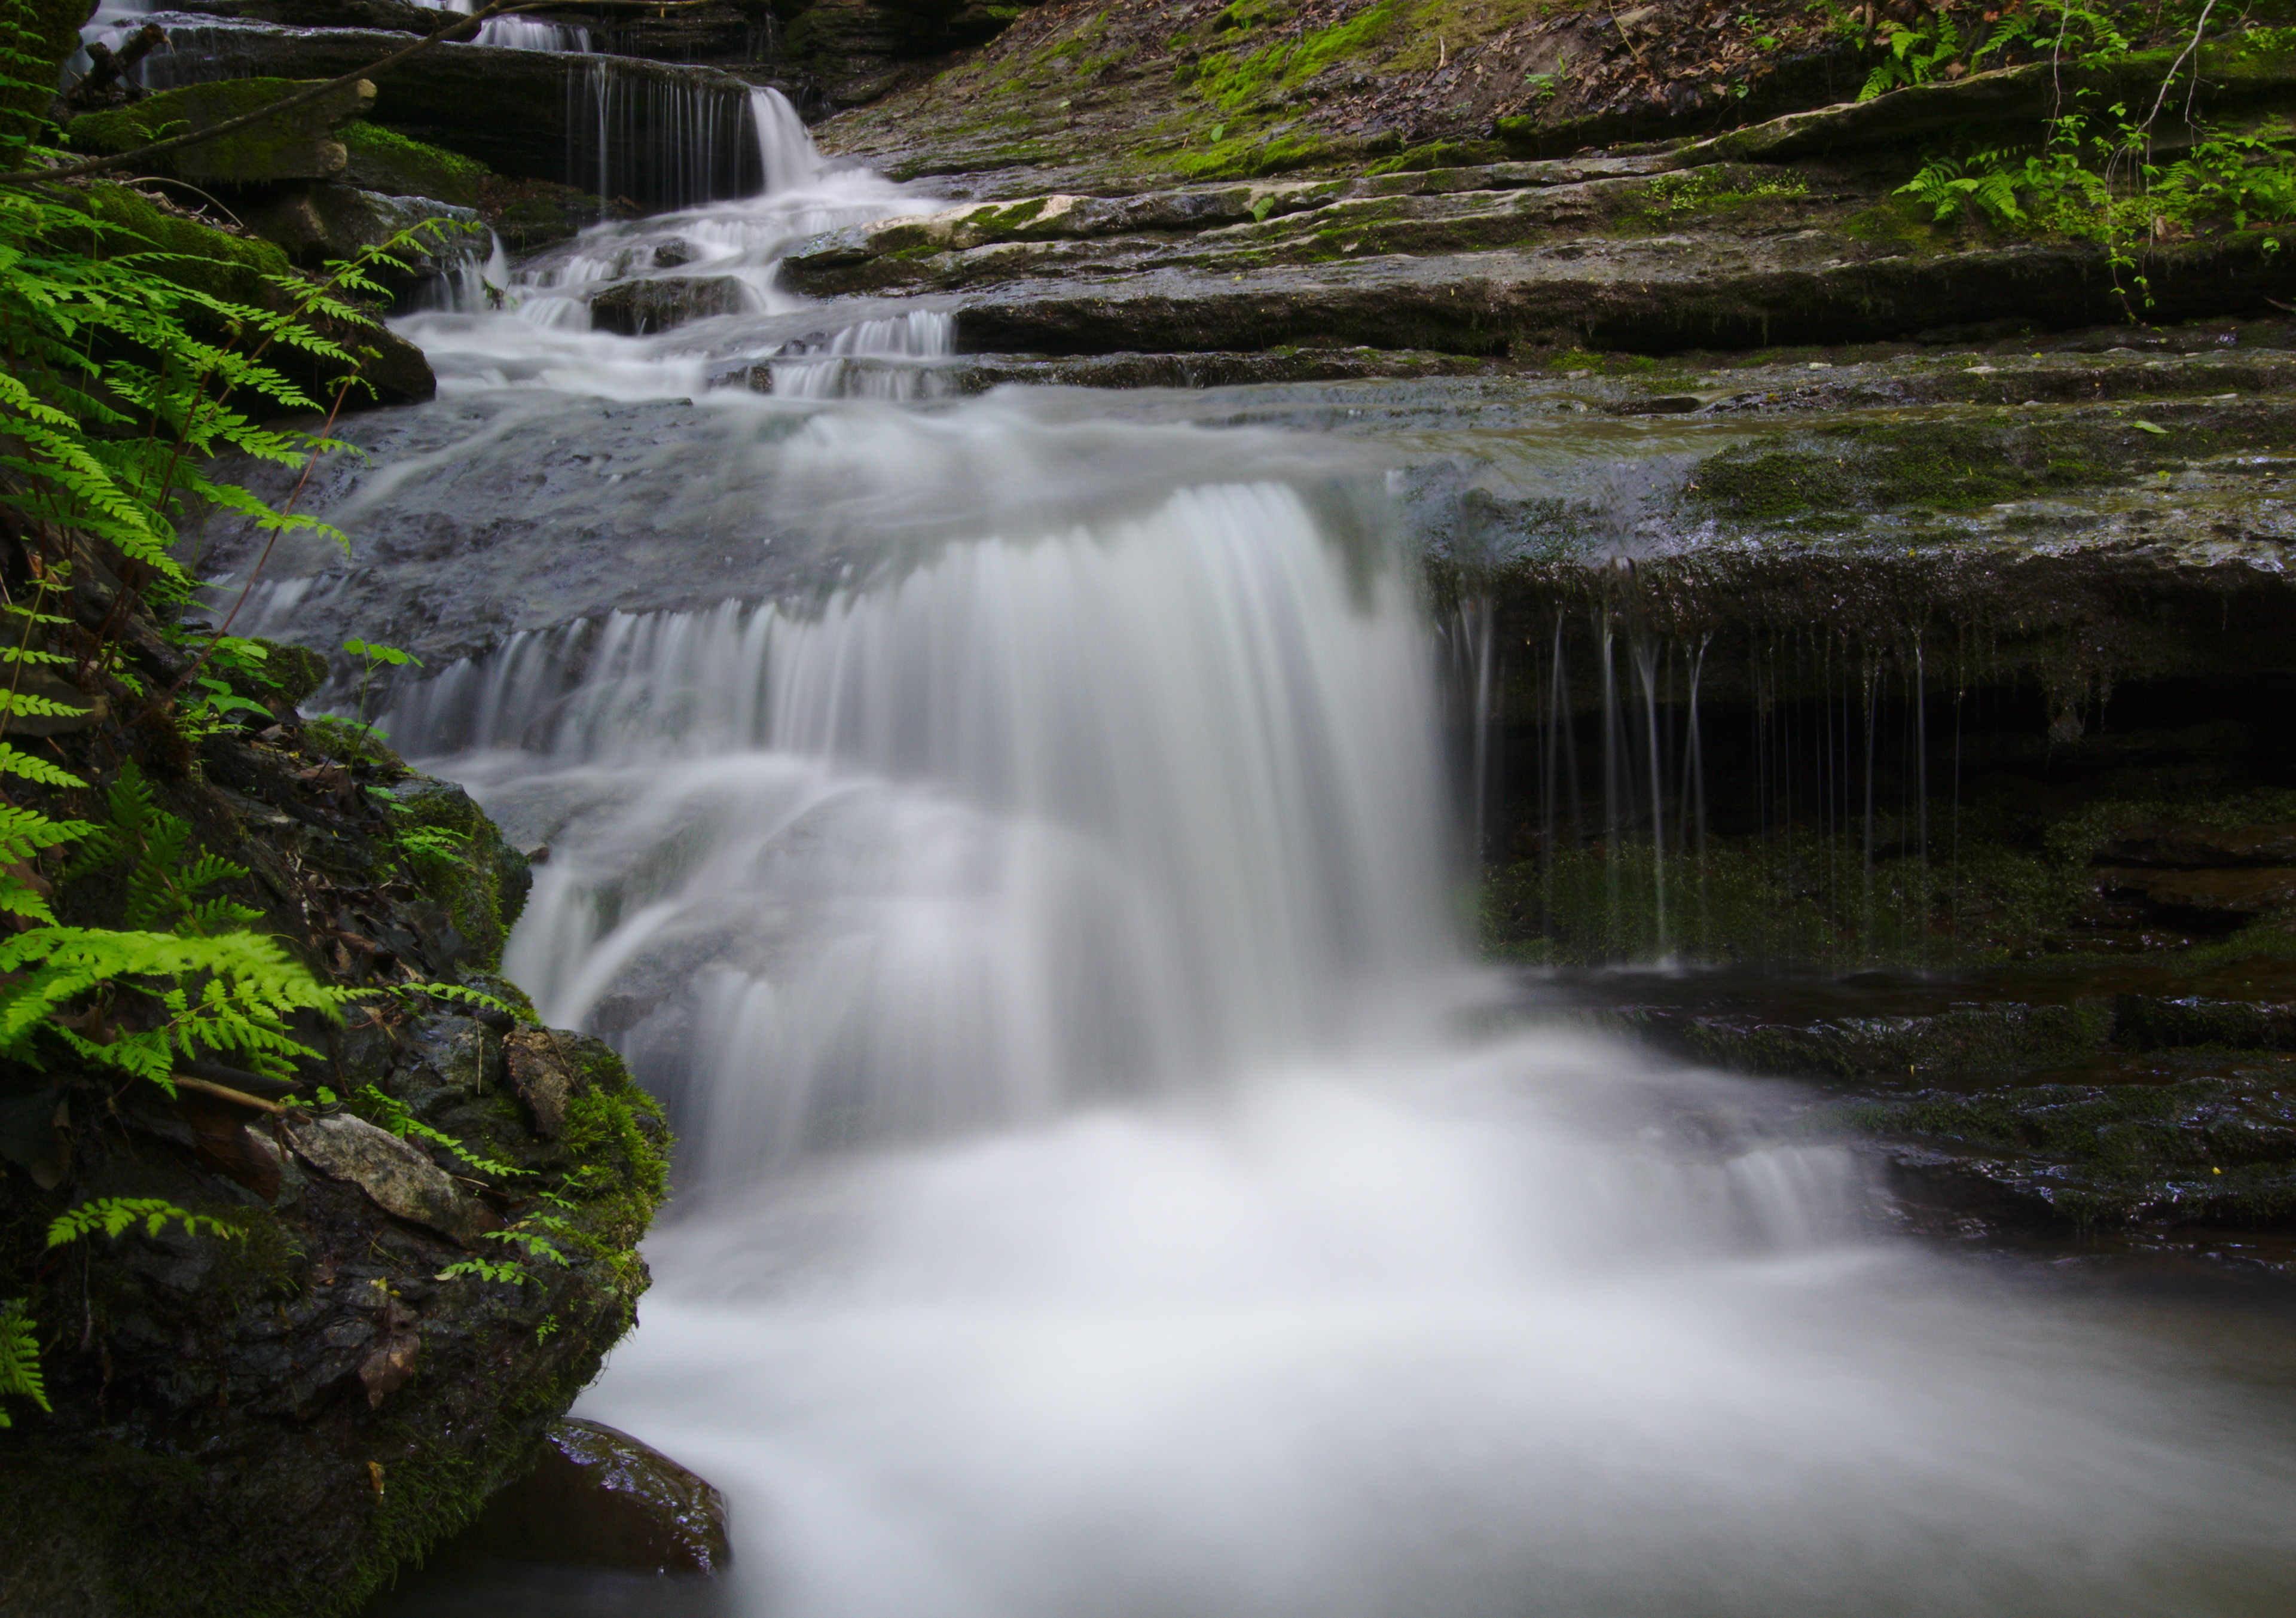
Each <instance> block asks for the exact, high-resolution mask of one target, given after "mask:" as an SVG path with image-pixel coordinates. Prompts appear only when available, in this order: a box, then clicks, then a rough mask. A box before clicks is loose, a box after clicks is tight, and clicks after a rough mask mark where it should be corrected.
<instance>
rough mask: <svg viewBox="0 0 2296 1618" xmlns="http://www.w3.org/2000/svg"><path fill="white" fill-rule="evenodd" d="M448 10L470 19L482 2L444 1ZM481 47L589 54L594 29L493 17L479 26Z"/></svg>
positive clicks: (518, 18) (577, 25) (519, 18)
mask: <svg viewBox="0 0 2296 1618" xmlns="http://www.w3.org/2000/svg"><path fill="white" fill-rule="evenodd" d="M441 3H442V4H443V5H444V6H445V8H446V9H447V11H450V12H461V13H462V14H463V16H465V17H467V16H469V15H470V14H471V12H475V11H477V10H478V9H479V0H441ZM476 43H477V44H480V45H500V46H501V47H502V48H503V49H504V50H509V51H575V52H581V51H587V50H588V49H589V48H590V30H589V29H586V28H585V27H583V26H582V25H581V24H580V23H578V22H544V21H539V20H538V19H536V18H533V17H489V18H488V19H487V20H486V21H484V22H482V23H480V25H479V37H478V39H477V41H476Z"/></svg>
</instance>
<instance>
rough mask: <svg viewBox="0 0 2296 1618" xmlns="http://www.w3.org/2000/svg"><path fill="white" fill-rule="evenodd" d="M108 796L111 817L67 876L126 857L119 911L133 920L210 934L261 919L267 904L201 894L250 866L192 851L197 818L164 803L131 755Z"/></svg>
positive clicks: (91, 833)
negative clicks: (254, 907) (193, 819)
mask: <svg viewBox="0 0 2296 1618" xmlns="http://www.w3.org/2000/svg"><path fill="white" fill-rule="evenodd" d="M104 801H105V804H106V806H107V808H108V809H110V811H111V814H110V817H109V818H107V819H106V820H105V821H104V822H103V823H102V825H95V826H92V827H90V828H89V829H88V831H87V833H86V835H85V836H83V837H82V838H81V840H80V844H79V850H78V853H77V854H76V855H75V856H74V857H73V859H72V861H71V864H70V866H67V867H66V868H65V871H64V880H65V881H67V882H71V881H76V880H78V879H79V878H81V877H85V876H86V875H89V874H91V873H93V872H95V871H100V870H102V869H104V868H106V867H107V866H115V865H118V864H119V863H120V862H122V861H123V860H124V861H126V862H127V866H128V870H127V891H126V894H125V896H124V898H123V899H122V901H121V906H120V916H121V919H123V920H124V921H125V922H126V923H127V925H128V926H130V927H132V928H143V927H151V926H153V925H158V924H166V925H169V926H171V927H172V928H173V929H174V931H176V932H179V933H183V934H185V935H187V936H200V937H206V936H210V935H212V934H214V933H217V932H226V931H229V930H231V929H233V928H236V927H242V926H245V925H246V924H248V923H250V922H253V921H259V920H261V919H262V915H263V913H262V912H261V911H259V910H252V909H250V908H248V907H247V906H245V905H242V904H239V903H237V902H235V901H234V900H232V899H223V898H201V893H202V892H203V891H205V890H206V889H208V888H210V887H212V886H214V885H215V884H216V883H219V882H226V881H230V880H233V879H234V878H237V877H242V876H245V875H247V870H246V867H245V866H236V865H234V864H233V863H232V862H231V861H229V860H228V859H223V858H217V856H215V855H213V854H197V855H194V854H193V853H192V851H191V838H192V828H191V825H190V823H189V822H188V821H185V820H184V819H183V818H182V817H180V816H176V815H171V814H169V813H168V811H167V810H165V809H161V808H160V805H159V802H158V801H157V800H156V799H155V798H153V796H152V784H151V783H150V782H148V781H146V780H145V779H144V778H143V771H141V770H139V769H137V768H135V764H134V762H133V761H132V760H131V761H130V762H129V763H127V765H125V766H124V767H122V768H121V769H120V772H119V777H118V779H116V780H114V781H113V782H112V784H111V789H110V790H109V791H108V792H107V793H105V794H104Z"/></svg>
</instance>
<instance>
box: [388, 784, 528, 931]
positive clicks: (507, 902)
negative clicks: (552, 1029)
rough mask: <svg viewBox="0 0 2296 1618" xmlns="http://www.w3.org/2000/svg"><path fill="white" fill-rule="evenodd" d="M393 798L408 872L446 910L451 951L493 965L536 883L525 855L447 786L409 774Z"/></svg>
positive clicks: (394, 789) (393, 789)
mask: <svg viewBox="0 0 2296 1618" xmlns="http://www.w3.org/2000/svg"><path fill="white" fill-rule="evenodd" d="M389 802H390V806H391V808H392V809H393V811H394V812H395V814H396V815H397V817H398V839H399V844H400V847H401V848H402V849H403V850H405V854H406V860H407V863H408V866H410V868H411V869H412V870H413V871H414V875H415V879H416V881H417V882H418V883H420V884H421V886H422V891H424V892H426V893H428V894H430V897H431V898H433V899H437V900H438V901H439V903H440V904H442V905H444V906H445V907H446V908H447V916H448V918H449V920H450V921H451V922H452V924H453V926H454V931H455V940H456V942H455V945H454V946H452V947H451V949H452V952H453V953H454V954H455V955H456V957H457V958H458V959H460V960H464V961H467V962H469V963H470V964H471V965H474V966H477V967H480V968H481V969H485V968H490V967H492V966H494V965H496V964H497V963H499V962H500V961H501V959H502V951H503V943H504V940H506V939H507V938H509V936H510V929H511V926H512V924H513V923H515V922H516V921H517V920H518V913H519V911H520V909H521V908H522V907H523V906H524V905H525V903H526V895H527V891H528V889H529V887H530V886H532V884H533V878H532V876H531V875H529V873H528V870H527V864H526V857H525V856H524V855H522V854H521V853H520V852H519V851H518V850H516V849H513V848H512V847H511V846H510V845H509V844H508V843H506V842H504V841H503V836H502V833H501V832H500V831H499V830H497V829H496V826H495V823H494V822H493V821H491V820H489V819H488V818H487V816H486V811H484V810H483V809H480V808H479V806H478V805H477V804H476V803H474V802H472V801H471V795H470V794H469V793H466V792H464V791H463V789H462V788H461V787H459V786H456V785H455V784H454V783H452V782H450V781H439V780H435V779H433V778H432V777H430V776H409V777H408V778H407V779H406V780H404V781H401V782H400V783H398V784H397V785H396V786H393V787H391V788H389Z"/></svg>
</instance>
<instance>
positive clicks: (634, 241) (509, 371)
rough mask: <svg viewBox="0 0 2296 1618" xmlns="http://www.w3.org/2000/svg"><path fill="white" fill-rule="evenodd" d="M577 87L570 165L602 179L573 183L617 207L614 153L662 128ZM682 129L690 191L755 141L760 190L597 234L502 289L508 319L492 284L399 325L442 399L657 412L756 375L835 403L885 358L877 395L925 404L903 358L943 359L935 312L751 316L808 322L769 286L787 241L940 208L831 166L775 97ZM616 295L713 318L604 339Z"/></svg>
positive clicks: (701, 117) (603, 83)
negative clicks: (486, 394) (580, 136)
mask: <svg viewBox="0 0 2296 1618" xmlns="http://www.w3.org/2000/svg"><path fill="white" fill-rule="evenodd" d="M600 73H601V74H603V69H601V70H600ZM570 86H571V88H570V94H574V95H575V96H576V98H577V100H578V101H579V102H581V103H582V107H581V111H582V113H583V116H582V117H580V118H578V119H576V120H575V121H576V126H577V127H578V128H589V129H590V130H591V131H592V133H591V134H590V135H589V136H586V140H587V141H588V143H589V144H586V146H585V147H583V148H582V149H581V150H580V151H579V152H577V154H576V156H575V159H574V163H575V166H576V168H579V169H587V168H589V167H590V166H592V165H595V167H596V168H597V170H598V172H597V173H596V174H590V173H583V174H582V175H581V176H580V178H581V179H582V181H583V183H584V184H586V185H599V186H601V187H602V188H603V189H605V191H606V193H607V194H610V195H611V194H613V191H612V185H613V180H614V176H615V173H616V171H617V168H618V166H619V163H620V160H618V159H617V158H616V157H615V156H614V155H613V154H614V153H615V152H617V151H618V150H627V149H629V148H630V147H631V146H632V144H633V143H632V140H631V138H630V137H631V135H632V131H633V129H634V128H635V127H642V126H644V124H645V123H647V122H648V121H658V120H656V119H652V114H650V113H649V111H648V110H649V108H651V107H652V101H651V100H650V99H648V98H649V96H652V94H653V92H652V91H651V90H650V89H648V88H647V87H645V86H640V87H639V89H638V90H635V91H631V92H628V93H627V94H624V93H623V92H621V91H618V90H617V89H616V88H615V87H614V81H612V80H611V79H609V78H603V77H598V76H585V77H580V78H576V79H574V80H571V81H570ZM664 94H667V92H664ZM656 111H658V109H657V110H656ZM677 117H678V119H682V120H684V121H685V122H686V123H688V124H691V125H692V126H693V128H692V130H691V131H690V136H691V138H690V139H689V140H688V141H686V142H685V144H684V145H683V146H682V147H676V146H674V145H673V144H669V143H665V144H664V146H663V149H664V150H672V149H680V150H685V151H687V152H693V153H696V154H698V155H696V156H694V157H693V158H692V160H691V161H690V162H689V163H688V164H686V165H685V167H688V168H691V169H692V173H691V174H688V175H686V177H685V180H684V181H683V182H682V183H683V184H685V185H687V186H688V188H689V189H696V190H699V189H703V188H705V186H706V184H707V182H708V180H709V176H710V175H712V174H718V173H722V172H724V171H726V169H727V167H728V164H729V162H730V159H729V158H728V156H727V155H726V152H725V151H724V147H725V144H726V143H727V142H728V141H733V140H737V139H738V140H742V141H747V142H750V143H753V144H754V160H755V161H756V163H757V165H758V169H759V170H760V171H761V172H762V173H763V174H764V175H765V176H766V177H767V186H766V189H765V191H764V192H763V193H760V194H759V195H757V196H754V197H749V198H743V199H739V200H735V201H713V202H702V203H700V204H698V205H696V206H694V207H692V208H687V209H679V210H677V211H675V212H671V213H667V214H658V215H655V216H652V217H651V218H645V219H641V220H636V221H633V222H630V223H617V224H606V225H599V226H593V227H592V228H590V229H588V230H586V231H584V232H583V233H582V234H580V235H579V236H578V237H576V238H575V239H574V240H573V241H572V242H569V243H567V244H566V245H564V246H562V247H559V248H554V249H552V250H550V251H547V252H545V253H542V254H540V255H538V256H537V257H536V258H534V259H531V260H529V261H528V262H526V263H523V264H521V265H520V266H518V267H516V268H515V269H514V270H512V271H510V272H509V273H508V274H506V275H505V276H504V279H503V280H501V281H496V282H493V283H491V284H492V285H493V286H494V287H495V288H496V289H499V292H500V298H499V306H498V307H497V303H496V296H495V294H494V293H491V292H488V291H487V290H486V288H485V287H483V286H481V287H478V288H472V289H470V290H469V291H467V292H464V291H462V290H459V289H458V290H457V291H456V292H455V298H454V307H453V308H449V309H444V310H439V311H437V312H426V313H424V314H422V315H421V316H416V317H413V318H410V319H408V320H406V321H404V322H401V323H400V324H399V329H400V330H401V331H402V332H403V333H405V335H406V336H407V337H409V338H411V339H412V340H413V341H415V342H418V343H420V344H421V345H422V349H423V351H424V352H425V353H426V354H427V355H429V357H430V362H431V365H432V366H433V368H434V369H436V370H437V372H438V374H439V388H440V390H441V391H443V392H449V393H452V392H456V391H469V390H489V389H498V388H504V387H529V388H540V389H545V390H552V391H555V392H565V393H593V394H599V395H603V396H606V397H611V398H632V399H635V398H672V397H676V396H678V395H681V394H699V393H701V392H702V391H704V390H706V389H707V388H709V386H710V385H711V383H712V382H715V381H717V380H718V379H721V378H723V377H725V376H726V375H728V374H737V373H740V372H742V371H744V370H747V369H749V368H750V367H753V366H763V367H766V368H767V370H769V371H770V372H771V373H772V374H773V376H774V387H775V391H783V390H785V389H786V390H794V391H796V392H798V393H799V394H808V393H811V394H818V393H820V392H822V391H824V387H823V385H822V382H820V380H819V379H822V378H824V377H827V376H830V375H832V374H840V375H841V374H849V373H855V372H857V369H858V368H857V367H855V366H854V365H853V362H854V361H855V360H856V359H857V358H864V359H865V358H867V357H873V356H876V357H883V358H884V359H885V360H887V361H889V362H890V367H891V368H890V370H887V371H885V372H884V373H882V375H883V376H885V377H890V378H891V379H893V380H891V381H890V382H884V381H881V382H878V383H876V384H875V385H874V386H873V387H872V388H870V389H869V390H870V391H873V392H874V393H876V394H877V395H878V396H879V397H905V396H906V395H907V394H909V393H911V392H914V388H913V387H904V386H902V385H901V384H902V382H903V381H904V380H906V377H907V376H908V373H907V371H906V367H905V366H904V365H903V363H902V362H904V361H914V360H917V359H922V358H930V357H933V356H936V355H945V354H946V353H947V351H948V346H949V345H948V320H947V316H946V315H945V314H943V313H941V312H939V311H937V310H931V309H902V310H899V311H897V312H890V313H877V312H875V311H874V310H872V309H868V308H864V309H863V310H861V311H859V312H857V313H856V314H854V315H852V316H849V317H847V318H844V319H841V320H837V319H832V320H830V321H827V322H826V323H825V324H822V323H816V322H814V321H813V320H811V319H807V320H799V321H797V322H796V323H795V324H791V323H790V320H789V319H787V318H785V319H784V320H783V323H782V324H781V326H778V327H772V328H770V329H761V327H760V325H759V323H758V320H757V319H756V317H757V316H783V317H792V316H800V315H809V314H810V313H811V311H810V310H809V309H808V306H807V305H806V304H805V303H804V302H803V301H802V300H799V299H797V298H795V297H793V296H791V295H790V294H789V293H786V292H782V291H780V290H779V289H778V288H777V286H776V285H775V275H776V272H777V270H778V267H779V264H780V260H781V258H782V255H783V253H784V252H786V251H788V250H789V249H790V247H791V245H792V244H794V243H796V242H800V241H803V240H804V239H805V238H807V237H808V236H812V235H816V234H820V233H821V232H824V231H828V230H835V229H838V228H840V226H847V225H857V224H861V223H865V222H866V221H869V220H872V219H881V218H890V217H892V216H894V215H898V214H904V213H922V212H927V211H930V210H931V209H932V207H933V206H934V203H933V201H932V200H931V198H929V197H926V196H924V195H922V194H921V193H915V192H913V191H910V190H907V189H906V188H904V187H901V186H898V185H890V184H889V183H887V182H886V181H884V180H883V179H881V178H880V177H877V176H876V175H874V174H872V173H870V172H869V171H868V170H866V169H863V168H837V167H835V166H833V165H832V164H830V163H828V162H826V161H824V160H823V159H822V157H821V155H820V154H819V153H818V152H816V151H815V149H814V145H813V142H812V139H811V137H810V136H808V135H807V134H806V131H805V127H804V126H803V125H802V124H801V123H800V122H799V120H798V118H797V114H796V113H795V112H794V111H791V108H790V104H789V103H788V102H787V100H785V99H784V98H783V96H782V94H780V92H778V91H775V90H771V89H760V90H756V91H753V92H751V93H750V95H749V96H748V102H747V107H746V109H745V117H744V118H743V119H740V120H736V119H734V118H733V117H732V115H731V114H730V112H727V111H726V110H725V109H722V108H717V107H715V106H714V104H712V103H702V102H695V103H692V104H687V103H683V102H681V103H678V111H677ZM610 287H611V288H616V289H620V290H621V291H623V292H636V293H637V294H638V295H639V296H641V297H644V296H648V295H652V294H661V295H666V296H669V297H672V298H685V297H693V298H700V299H702V300H705V303H704V306H703V307H705V308H709V310H711V311H712V313H714V314H716V315H717V317H716V318H709V317H704V318H701V319H697V320H690V321H685V322H683V323H681V324H676V325H675V326H674V327H672V328H671V329H669V330H667V331H661V332H659V333H654V334H652V335H638V336H632V335H627V334H624V333H620V332H617V331H613V330H610V329H600V328H598V327H597V326H596V324H594V315H593V311H592V308H591V304H592V300H594V298H596V297H597V295H598V294H599V293H600V292H603V291H605V290H607V289H608V288H610ZM504 316H509V317H508V318H504ZM784 351H786V358H785V353H784ZM785 369H786V371H787V373H788V377H789V380H788V382H786V383H784V382H783V372H784V370H785Z"/></svg>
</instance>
